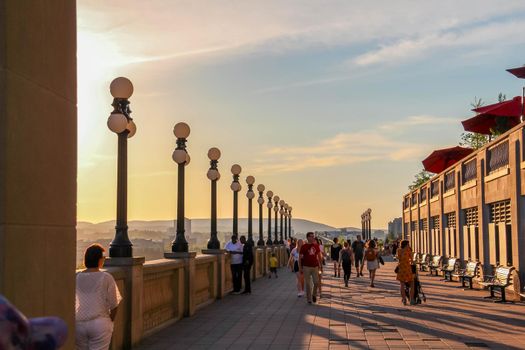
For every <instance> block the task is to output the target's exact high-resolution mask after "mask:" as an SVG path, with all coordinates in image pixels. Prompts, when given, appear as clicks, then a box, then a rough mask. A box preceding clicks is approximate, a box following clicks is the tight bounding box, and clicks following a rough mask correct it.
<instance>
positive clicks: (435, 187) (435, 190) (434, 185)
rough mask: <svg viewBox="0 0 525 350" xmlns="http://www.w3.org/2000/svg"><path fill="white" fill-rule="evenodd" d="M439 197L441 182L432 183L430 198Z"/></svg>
mask: <svg viewBox="0 0 525 350" xmlns="http://www.w3.org/2000/svg"><path fill="white" fill-rule="evenodd" d="M438 195H439V181H433V182H431V183H430V198H434V197H437V196H438Z"/></svg>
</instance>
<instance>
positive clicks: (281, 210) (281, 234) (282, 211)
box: [279, 199, 284, 244]
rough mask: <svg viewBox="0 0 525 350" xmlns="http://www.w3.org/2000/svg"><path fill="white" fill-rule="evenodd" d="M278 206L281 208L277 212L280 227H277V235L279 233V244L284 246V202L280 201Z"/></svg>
mask: <svg viewBox="0 0 525 350" xmlns="http://www.w3.org/2000/svg"><path fill="white" fill-rule="evenodd" d="M279 205H280V206H281V209H280V210H279V214H281V226H280V227H279V233H280V240H279V243H280V244H284V241H283V215H284V208H283V207H284V200H283V199H281V200H280V201H279Z"/></svg>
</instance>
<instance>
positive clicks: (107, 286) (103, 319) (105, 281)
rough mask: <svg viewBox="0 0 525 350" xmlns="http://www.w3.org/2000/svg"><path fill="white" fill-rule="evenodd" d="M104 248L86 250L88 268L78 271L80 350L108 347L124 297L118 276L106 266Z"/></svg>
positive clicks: (76, 342) (77, 315) (77, 340)
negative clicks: (104, 269)
mask: <svg viewBox="0 0 525 350" xmlns="http://www.w3.org/2000/svg"><path fill="white" fill-rule="evenodd" d="M104 251H105V250H104V248H103V247H102V246H101V245H100V244H92V245H90V246H89V247H88V248H87V249H86V251H85V253H84V265H85V266H86V269H85V270H84V271H81V272H78V273H77V277H76V293H75V299H76V300H75V326H76V337H75V344H76V348H77V349H79V350H87V349H89V350H107V349H108V348H109V344H110V342H111V336H112V334H113V321H114V320H115V316H116V314H117V306H118V305H119V303H120V301H121V300H122V297H121V295H120V292H119V290H118V288H117V284H116V283H115V279H114V278H113V276H112V275H110V274H109V273H107V272H104V271H100V269H101V268H102V266H104V259H105V257H104Z"/></svg>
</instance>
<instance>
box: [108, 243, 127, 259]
mask: <svg viewBox="0 0 525 350" xmlns="http://www.w3.org/2000/svg"><path fill="white" fill-rule="evenodd" d="M109 256H110V257H111V258H131V257H132V256H133V247H132V246H131V244H130V245H112V244H110V246H109Z"/></svg>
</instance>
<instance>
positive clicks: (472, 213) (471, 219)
mask: <svg viewBox="0 0 525 350" xmlns="http://www.w3.org/2000/svg"><path fill="white" fill-rule="evenodd" d="M464 211H465V223H466V225H467V226H472V225H474V226H478V207H472V208H467V209H464Z"/></svg>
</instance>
